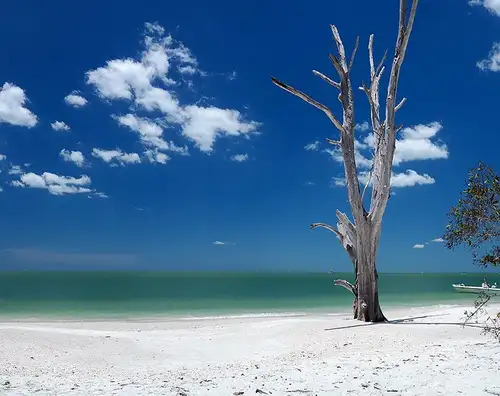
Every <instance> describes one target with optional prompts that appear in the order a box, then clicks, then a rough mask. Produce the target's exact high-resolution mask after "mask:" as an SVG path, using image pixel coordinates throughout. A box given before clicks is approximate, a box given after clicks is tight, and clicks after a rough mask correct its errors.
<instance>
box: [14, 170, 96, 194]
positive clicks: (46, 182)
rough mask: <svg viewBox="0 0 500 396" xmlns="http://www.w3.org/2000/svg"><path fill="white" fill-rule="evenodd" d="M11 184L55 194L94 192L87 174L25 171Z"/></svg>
mask: <svg viewBox="0 0 500 396" xmlns="http://www.w3.org/2000/svg"><path fill="white" fill-rule="evenodd" d="M11 184H12V186H14V187H22V188H39V189H45V190H48V192H49V193H50V194H53V195H66V194H81V193H93V192H94V190H91V189H90V188H88V187H89V186H90V184H91V180H90V177H88V176H87V175H82V176H80V177H78V178H76V177H71V176H59V175H56V174H54V173H50V172H44V173H42V174H41V175H38V174H36V173H33V172H29V173H23V174H22V175H21V177H20V180H14V181H13V182H12V183H11Z"/></svg>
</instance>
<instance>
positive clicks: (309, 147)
mask: <svg viewBox="0 0 500 396" xmlns="http://www.w3.org/2000/svg"><path fill="white" fill-rule="evenodd" d="M319 145H320V142H319V140H316V141H314V142H312V143H309V144H306V145H305V146H304V148H305V149H306V150H307V151H318V149H319Z"/></svg>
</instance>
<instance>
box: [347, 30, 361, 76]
mask: <svg viewBox="0 0 500 396" xmlns="http://www.w3.org/2000/svg"><path fill="white" fill-rule="evenodd" d="M358 46H359V36H358V37H357V38H356V44H355V45H354V49H353V51H352V55H351V60H350V61H349V71H351V69H352V65H353V63H354V58H355V57H356V52H357V51H358Z"/></svg>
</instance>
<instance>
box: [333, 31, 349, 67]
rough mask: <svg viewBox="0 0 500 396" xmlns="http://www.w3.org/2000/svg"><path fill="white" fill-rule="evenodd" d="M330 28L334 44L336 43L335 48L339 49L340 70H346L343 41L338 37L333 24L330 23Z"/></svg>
mask: <svg viewBox="0 0 500 396" xmlns="http://www.w3.org/2000/svg"><path fill="white" fill-rule="evenodd" d="M330 28H331V29H332V34H333V39H334V40H335V44H337V49H338V51H339V58H340V59H339V61H340V62H339V63H340V65H341V66H342V70H343V71H344V72H347V70H348V69H347V61H346V57H345V49H344V43H343V42H342V39H341V38H340V34H339V31H338V29H337V27H336V26H335V25H330Z"/></svg>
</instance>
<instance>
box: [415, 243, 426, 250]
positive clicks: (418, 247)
mask: <svg viewBox="0 0 500 396" xmlns="http://www.w3.org/2000/svg"><path fill="white" fill-rule="evenodd" d="M424 247H425V246H424V244H422V243H417V244H415V245H413V249H423V248H424Z"/></svg>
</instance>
